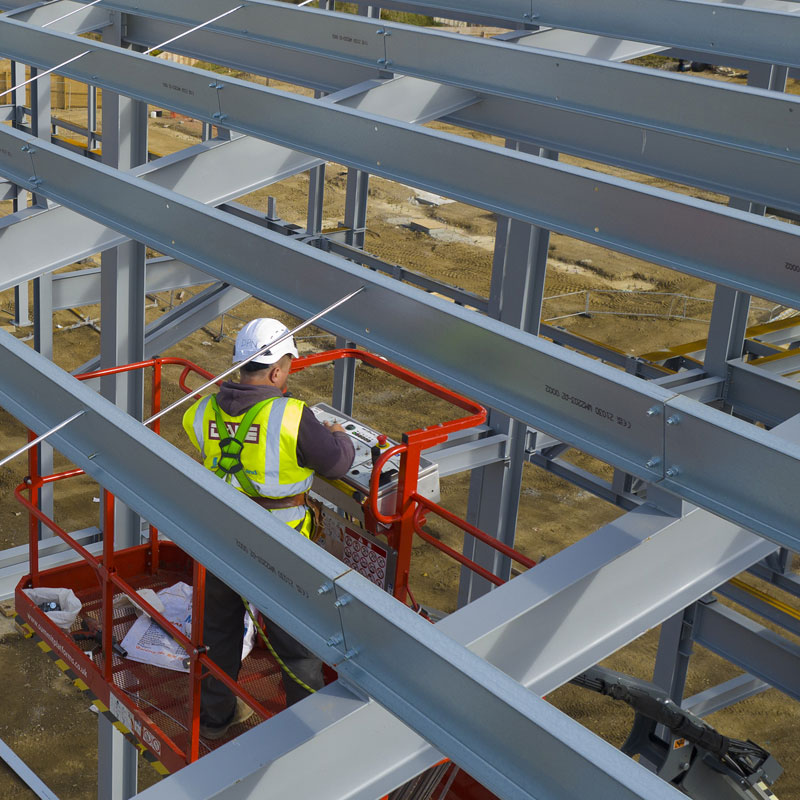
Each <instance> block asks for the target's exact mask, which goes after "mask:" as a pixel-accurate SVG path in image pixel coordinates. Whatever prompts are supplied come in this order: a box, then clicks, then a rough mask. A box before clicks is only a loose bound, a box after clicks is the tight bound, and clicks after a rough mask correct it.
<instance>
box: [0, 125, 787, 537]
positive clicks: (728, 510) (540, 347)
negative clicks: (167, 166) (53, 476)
mask: <svg viewBox="0 0 800 800" xmlns="http://www.w3.org/2000/svg"><path fill="white" fill-rule="evenodd" d="M28 141H32V140H30V137H27V136H24V135H21V134H18V133H16V132H14V131H6V130H0V171H3V172H5V173H6V174H8V175H10V176H12V177H13V178H14V180H18V181H20V182H22V183H23V184H24V183H25V182H26V180H27V177H26V175H27V172H28V171H29V161H28V159H27V154H26V153H23V152H22V151H21V149H20V144H21V143H22V142H28ZM36 148H37V152H36V154H35V157H36V158H37V159H38V161H37V164H38V167H39V170H40V174H42V175H45V176H47V180H46V183H42V184H40V185H39V187H38V189H39V191H42V192H44V191H46V192H47V193H48V195H49V196H50V197H51V198H53V199H55V200H57V201H59V202H68V203H69V204H70V205H71V206H72V207H73V208H75V209H76V210H79V211H80V212H81V213H84V214H86V215H87V216H91V217H93V218H94V219H96V220H98V221H102V222H103V223H104V224H108V225H113V226H115V227H116V228H117V229H118V230H120V231H121V232H122V233H125V234H127V235H130V236H136V237H137V238H138V239H140V240H141V241H143V242H144V243H146V244H148V245H150V246H151V247H154V248H155V249H157V250H159V251H160V252H162V253H165V254H166V255H171V256H173V257H175V258H179V259H181V260H184V261H186V262H188V263H191V264H193V265H194V266H196V267H198V268H199V269H201V270H202V271H204V272H207V273H209V274H210V275H213V276H214V277H217V278H219V279H220V280H223V281H226V282H229V283H232V284H233V285H235V286H237V287H238V288H240V289H243V290H245V291H248V292H250V293H251V294H253V295H255V296H257V297H259V298H260V299H262V300H265V301H266V302H269V303H272V304H274V305H277V306H278V307H281V308H284V309H285V310H287V311H289V312H290V313H294V314H296V315H297V316H299V317H301V318H305V317H307V316H308V315H309V311H316V310H318V309H319V308H324V307H325V306H326V305H328V304H329V302H330V300H331V298H330V296H329V293H330V288H329V286H330V276H331V268H334V269H335V270H336V272H337V273H338V279H339V280H338V284H337V290H338V291H341V290H348V289H349V290H354V289H356V288H358V286H360V285H362V284H366V285H367V286H368V287H369V292H368V293H367V295H366V296H365V297H364V298H362V299H360V301H359V302H358V303H357V304H355V305H354V306H352V307H351V308H349V309H347V310H346V311H345V312H343V314H342V315H339V314H337V315H336V317H335V318H334V319H331V320H330V321H329V323H328V325H327V326H326V327H328V328H329V330H331V332H333V333H335V334H337V335H341V336H346V337H347V338H348V339H349V340H352V341H359V342H363V343H365V344H369V346H370V347H372V348H373V349H375V350H377V351H378V352H381V353H382V354H384V355H386V356H387V357H389V358H393V359H395V360H398V361H400V363H403V364H404V365H405V366H407V367H409V368H411V369H413V370H415V371H418V372H421V373H423V374H427V375H429V376H431V377H432V378H434V379H436V380H440V381H442V382H444V383H446V384H448V385H449V386H451V387H452V388H454V389H456V390H460V391H462V392H463V393H465V394H468V395H471V396H473V397H475V398H476V399H477V400H479V401H483V402H485V403H487V404H488V405H490V406H493V407H496V408H497V409H498V410H500V411H502V412H503V413H507V414H508V415H509V416H512V417H514V418H516V419H520V420H522V421H524V422H527V423H528V424H530V425H532V426H533V427H535V428H537V429H542V430H545V431H546V432H548V433H550V434H551V435H553V436H555V437H557V438H558V439H559V440H561V441H565V442H568V443H570V444H572V445H574V446H576V447H578V448H579V449H581V450H583V451H584V452H587V453H590V454H592V455H595V456H596V457H598V458H600V459H602V460H604V461H607V462H608V463H611V464H613V465H614V466H617V467H619V468H621V469H624V470H625V471H627V472H630V473H632V474H636V475H639V476H642V477H645V478H647V479H648V480H650V481H659V480H663V479H664V478H665V475H666V472H665V470H666V469H667V468H668V464H669V463H672V464H677V465H678V466H682V465H681V461H683V455H682V453H683V451H682V450H681V448H683V449H684V450H685V451H688V452H691V450H692V448H694V447H696V443H697V441H699V440H700V439H701V438H702V436H706V435H707V436H708V438H709V439H710V440H713V441H714V442H715V443H719V446H720V448H721V450H720V452H717V450H716V449H715V448H707V449H706V450H704V452H703V458H708V459H712V460H714V459H715V456H716V460H714V470H713V471H711V472H708V471H704V470H692V473H691V481H687V480H686V477H685V473H683V472H680V471H679V474H677V475H675V476H667V482H666V484H665V485H666V486H668V488H670V490H672V491H675V492H676V493H679V494H682V495H683V496H685V497H688V498H691V499H693V500H694V501H695V502H697V503H698V504H699V505H702V506H703V507H706V508H709V509H711V510H713V511H715V512H716V513H720V514H722V515H723V516H725V517H726V518H728V519H731V520H733V521H735V522H738V523H740V524H743V525H746V526H748V527H752V528H753V529H754V530H758V531H759V532H761V533H762V534H763V535H765V536H767V537H769V538H772V539H773V540H774V541H776V542H777V543H779V544H785V545H787V546H789V547H793V548H794V549H797V547H798V541H797V531H796V524H795V520H796V519H797V518H798V516H800V497H799V496H798V495H797V492H795V491H794V490H793V488H792V487H793V486H794V483H795V481H794V480H793V476H794V475H795V474H796V470H797V461H798V459H800V447H798V446H797V445H793V444H790V443H787V442H784V441H783V440H782V439H781V438H780V437H777V436H774V435H773V434H770V433H767V432H765V431H760V430H758V429H756V428H755V426H749V425H746V424H745V423H739V425H737V426H736V427H733V426H734V425H735V424H736V423H737V421H736V420H731V418H730V416H728V415H725V414H722V413H721V412H718V411H715V410H713V409H707V408H706V407H705V406H702V405H701V404H699V403H697V402H695V401H691V400H687V399H685V398H681V397H675V396H674V395H673V394H672V393H671V392H669V391H666V390H664V389H661V388H659V387H657V386H653V385H651V384H646V383H643V382H642V381H640V380H638V379H636V378H633V377H631V376H628V375H625V374H623V373H621V372H620V371H619V370H615V369H613V368H611V367H606V366H605V365H602V364H598V363H597V362H595V361H591V360H588V359H586V358H585V357H583V356H580V355H577V354H574V353H570V352H565V351H564V349H563V348H560V347H558V346H557V345H554V344H552V343H549V342H546V341H542V340H541V339H539V338H538V337H536V336H533V335H530V334H525V333H522V332H520V331H516V330H514V329H512V328H510V327H509V326H506V325H502V324H500V323H498V322H495V321H493V320H490V319H487V318H485V317H483V316H482V315H479V314H478V313H477V312H470V311H468V310H461V309H459V308H457V307H454V306H453V305H452V304H451V303H447V302H446V301H443V300H439V299H438V298H435V297H430V296H428V295H427V294H425V293H423V292H420V291H418V290H415V289H413V288H411V287H407V286H398V284H397V283H396V282H395V281H393V280H392V279H390V278H385V277H383V276H381V275H378V274H375V273H371V272H367V271H365V270H364V269H363V268H360V267H355V266H353V265H351V264H349V263H347V262H345V261H343V260H341V259H339V258H336V257H334V256H331V255H329V254H325V253H320V252H319V251H317V250H316V249H312V248H310V247H308V246H306V245H302V244H298V243H296V242H294V241H291V240H287V238H286V237H283V236H280V235H277V234H273V233H271V232H270V231H265V230H264V229H262V228H259V227H258V226H254V225H252V224H250V223H248V222H246V221H243V220H239V219H235V218H231V217H230V215H226V214H223V213H222V212H219V211H216V210H214V209H208V208H206V207H205V206H203V205H202V204H199V203H197V202H195V201H191V200H188V199H187V198H184V197H181V196H179V195H176V194H174V193H172V192H168V191H166V190H162V189H158V188H156V187H153V186H152V185H149V184H147V183H146V182H145V181H142V180H140V179H137V178H135V177H131V176H127V175H124V174H120V173H118V172H116V171H114V170H111V169H109V168H107V167H105V166H103V165H97V164H94V165H92V164H87V163H86V160H85V159H81V158H79V157H78V156H73V155H71V154H68V153H63V152H57V148H53V147H52V146H51V145H46V144H43V143H39V144H37V145H36ZM264 264H275V265H280V268H279V269H272V270H269V271H265V269H264ZM337 296H338V295H337ZM385 308H392V309H393V312H394V313H393V314H392V315H387V314H385V313H384V309H385ZM408 320H413V321H414V324H413V325H409V324H408V322H407V321H408ZM475 363H481V364H484V365H486V366H485V368H484V369H483V370H482V372H481V379H480V380H476V378H475V375H474V365H475ZM510 364H513V365H515V369H513V370H510V369H509V368H508V365H510ZM668 403H669V405H670V407H674V408H675V410H676V411H679V410H680V409H681V408H684V407H685V408H686V409H687V414H688V415H690V416H691V417H693V418H694V419H696V420H697V421H698V424H699V428H696V429H695V430H693V431H690V430H689V426H687V425H684V426H683V427H681V426H671V427H669V426H667V423H666V416H665V413H664V412H668V411H669V408H668V407H667V405H668ZM651 408H654V410H655V412H662V413H653V414H651V415H648V413H647V412H648V410H650V409H651ZM667 429H668V434H669V435H668V437H667V438H668V442H669V446H670V448H672V449H671V451H670V459H671V458H674V456H675V453H677V454H678V456H680V458H679V460H677V461H671V462H670V459H668V458H667V453H666V451H665V439H664V437H665V431H667ZM698 432H702V433H701V435H700V437H698ZM737 447H741V448H742V450H741V451H739V452H738V453H736V448H737ZM673 451H674V452H673ZM743 453H744V454H746V455H747V460H748V461H751V462H752V463H757V462H758V460H759V459H761V460H763V461H764V463H772V462H775V463H779V464H780V465H781V466H782V471H781V472H780V473H779V474H778V475H776V476H772V478H771V480H770V482H769V492H767V493H766V495H765V488H767V487H765V486H764V485H762V484H763V483H764V482H765V481H766V480H767V479H766V476H765V474H764V473H761V474H760V475H756V476H749V479H748V480H747V482H746V484H745V486H744V488H742V487H741V486H740V484H739V483H738V482H737V480H738V478H737V474H736V473H737V469H738V467H737V466H736V464H737V463H738V459H739V458H740V456H741V455H742V454H743ZM734 455H736V458H734ZM686 469H687V470H688V467H687V468H686ZM729 476H730V480H729ZM784 485H785V491H783V494H782V495H781V496H782V502H781V503H780V504H778V505H777V507H775V506H772V505H770V504H769V503H768V502H766V501H765V500H764V497H765V496H768V495H769V494H770V493H774V492H776V491H782V489H783V488H784Z"/></svg>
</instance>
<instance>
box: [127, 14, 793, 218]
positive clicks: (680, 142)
mask: <svg viewBox="0 0 800 800" xmlns="http://www.w3.org/2000/svg"><path fill="white" fill-rule="evenodd" d="M146 2H147V7H146V8H142V6H141V5H137V6H136V7H134V6H133V5H132V4H128V3H122V4H118V7H120V8H122V9H125V10H126V11H128V12H129V13H132V14H140V13H145V14H148V15H153V16H155V17H157V18H159V19H176V18H177V19H181V20H183V21H185V23H187V24H188V23H196V22H200V21H203V20H205V19H208V18H209V17H210V16H212V15H213V14H214V13H218V12H219V11H221V10H224V9H226V8H227V6H225V5H224V2H223V0H204V2H203V3H202V5H201V4H196V3H189V2H187V0H180V5H179V4H178V3H177V2H176V3H174V4H170V9H169V13H168V14H167V15H165V14H164V11H163V9H162V7H161V6H159V5H158V3H157V2H155V0H146ZM237 13H238V12H237ZM234 17H235V15H232V18H231V21H230V23H229V24H228V25H227V26H226V27H224V28H222V29H221V30H222V31H225V30H228V32H229V34H228V35H226V34H225V33H223V32H214V33H211V32H207V33H206V32H201V33H203V35H204V38H203V40H202V41H201V42H197V41H195V40H194V39H193V38H188V37H187V39H186V40H181V41H180V42H178V45H180V49H181V52H184V53H185V54H203V58H209V57H212V58H214V57H215V58H217V59H221V60H222V61H223V62H226V63H234V64H236V65H237V66H240V67H245V66H247V67H249V68H251V69H252V70H253V71H255V72H257V73H258V72H267V73H276V76H281V77H284V78H287V79H291V80H293V81H294V82H300V83H304V84H307V85H313V86H314V88H318V89H320V88H321V89H325V90H327V91H331V90H335V89H337V88H341V87H342V86H343V85H345V84H346V83H347V82H354V80H357V79H356V78H354V76H353V74H352V72H347V73H345V74H342V75H341V76H338V75H337V72H339V71H342V70H343V69H345V68H346V66H347V65H348V64H349V65H360V66H362V67H363V69H364V70H365V71H366V72H365V73H362V74H361V77H360V78H359V79H361V80H363V79H364V78H365V77H368V76H369V74H370V73H369V70H372V69H375V68H376V66H380V64H379V62H380V60H381V59H384V58H389V59H390V60H391V62H392V69H393V70H394V71H395V72H401V73H403V74H405V75H416V76H418V77H422V78H426V79H428V80H435V81H438V82H442V83H450V84H453V85H455V86H461V87H463V88H465V89H470V90H472V91H475V92H479V93H481V95H482V96H483V100H484V102H489V103H490V104H491V109H490V110H489V109H481V108H476V109H469V110H467V111H466V112H464V113H463V114H459V115H456V116H457V118H460V119H462V120H463V122H464V123H466V122H467V121H468V120H474V122H473V124H477V125H480V126H481V129H483V130H488V129H492V128H493V130H491V131H490V132H493V133H496V134H498V135H502V136H505V137H506V138H510V139H520V140H524V141H530V142H534V143H538V144H540V145H544V146H547V147H549V148H551V149H554V150H562V151H566V152H571V153H573V154H576V155H586V157H589V158H598V155H599V154H601V153H603V152H604V151H608V152H609V155H610V156H611V157H614V158H615V159H616V160H615V163H619V165H620V166H628V167H629V168H631V169H638V170H639V171H644V172H648V171H650V170H649V169H648V164H651V163H652V164H653V166H654V169H655V171H656V172H657V173H658V174H663V175H665V176H666V175H667V174H668V173H671V175H672V178H673V179H676V180H680V181H681V182H686V181H687V176H689V175H691V174H692V172H693V171H694V170H696V171H697V180H698V181H701V182H703V183H704V184H705V185H706V186H707V187H708V188H711V189H712V190H714V191H720V187H722V186H727V185H730V186H740V187H741V188H742V191H739V192H736V191H730V192H727V193H728V194H733V195H737V196H742V197H748V198H752V199H757V196H760V195H761V194H764V195H765V196H769V195H770V194H771V193H773V192H777V193H778V194H779V195H781V196H782V197H784V198H786V200H788V202H790V203H792V204H795V203H796V193H793V192H792V188H791V187H792V184H791V181H790V179H789V176H788V175H784V176H782V175H781V172H780V168H779V166H778V165H779V164H784V163H785V164H788V163H789V162H792V161H795V162H796V155H795V153H794V148H793V147H792V146H791V144H790V143H791V142H792V141H793V140H794V137H795V136H796V130H797V126H796V123H795V122H794V121H793V118H791V117H789V114H790V113H792V112H787V111H786V108H784V109H782V110H781V111H778V108H777V107H775V108H774V111H775V112H776V113H774V114H770V115H769V116H770V118H769V122H767V120H766V119H764V120H763V123H764V124H763V125H762V124H761V123H762V119H761V118H760V117H758V116H757V115H758V114H759V113H761V111H756V110H755V108H754V109H753V111H752V112H749V111H747V110H746V109H747V107H749V106H750V105H752V104H762V105H763V104H767V105H768V104H769V103H770V102H772V103H773V104H774V103H775V102H776V101H778V102H786V100H787V98H779V97H778V96H777V95H775V94H765V93H759V92H755V93H754V92H752V91H749V92H748V91H742V90H739V89H732V88H731V87H730V86H729V85H722V84H720V83H719V82H717V81H709V80H703V79H697V78H692V79H688V78H685V77H683V76H680V75H675V74H670V73H664V72H659V71H653V70H649V69H646V68H640V67H633V66H630V65H618V64H612V63H609V62H608V61H607V60H605V59H603V58H600V57H593V58H588V59H587V58H583V57H580V56H573V55H571V54H568V53H553V52H552V51H549V50H544V49H538V48H536V47H535V42H536V41H537V39H536V35H531V36H528V37H526V38H524V39H521V40H520V42H519V43H505V42H497V41H493V40H483V39H476V38H474V37H469V36H459V35H453V34H448V33H444V32H439V31H436V29H425V28H414V27H410V26H404V25H393V24H392V23H381V25H380V26H376V24H375V23H371V22H368V21H366V20H363V19H359V18H358V17H354V16H352V15H340V14H331V13H321V12H317V11H313V10H306V9H302V10H300V11H299V12H298V10H296V9H291V8H287V7H286V5H285V4H283V3H272V4H271V3H269V2H263V3H260V4H259V5H258V6H257V7H254V8H253V9H252V11H251V13H249V15H248V19H247V22H246V24H244V22H243V23H242V25H241V26H238V25H234V22H233V18H234ZM225 22H227V20H224V21H223V23H225ZM797 22H798V23H800V19H798V20H797ZM172 27H174V26H170V28H168V29H163V30H162V29H156V30H154V29H153V28H157V26H156V24H155V23H154V21H153V20H145V19H143V18H141V17H135V16H134V17H133V18H132V21H131V24H130V25H129V37H130V38H131V40H133V41H137V42H139V43H142V44H146V43H151V44H152V43H157V42H158V41H162V39H160V38H159V37H160V36H163V35H164V34H165V33H167V32H168V30H171V29H172ZM242 28H244V29H245V30H242ZM176 30H178V28H177V27H176ZM381 30H386V31H387V33H390V34H391V36H390V37H385V36H381V35H378V33H377V32H378V31H381ZM137 31H138V33H137ZM146 31H149V32H146ZM242 37H244V39H245V41H246V42H248V43H249V44H250V46H251V47H252V46H254V45H256V46H257V45H259V44H261V45H262V46H261V47H260V48H258V47H256V48H254V49H255V50H258V51H259V52H260V56H259V57H256V56H255V55H253V56H252V57H248V56H247V54H246V53H243V52H242ZM382 40H383V41H382ZM353 42H356V43H357V44H359V46H358V47H354V45H353ZM265 43H266V44H269V45H279V47H278V48H277V49H276V48H275V47H270V48H264V47H263V44H265ZM384 45H385V47H386V50H387V52H386V53H384V52H383V49H384ZM532 45H533V46H532ZM296 53H302V55H303V61H302V62H301V63H299V64H297V63H294V62H293V61H292V58H291V57H292V55H294V54H296ZM231 59H233V60H232V61H231ZM243 59H247V60H248V63H247V64H244V63H243ZM332 59H336V60H335V61H333V60H332ZM250 61H252V63H249V62H250ZM293 70H294V71H293ZM530 74H536V76H537V80H536V81H534V82H532V81H530V80H528V79H527V77H526V76H528V75H530ZM320 80H323V81H325V83H324V84H321V85H320V84H319V81H320ZM656 98H657V100H656ZM789 103H790V104H791V105H793V106H796V102H795V101H792V100H791V99H789ZM710 106H713V107H714V109H715V114H713V115H710V114H708V113H707V110H708V108H709V107H710ZM762 111H763V110H762ZM795 111H796V109H795ZM576 115H578V118H579V119H580V122H579V123H577V122H576ZM745 120H746V122H745ZM462 124H463V123H462ZM584 127H586V128H587V129H586V130H583V128H584ZM504 128H505V130H504ZM781 128H784V129H785V133H784V134H781ZM790 130H794V131H795V133H794V134H791V133H790V132H789V131H790ZM556 131H557V134H556V133H555V132H556ZM645 132H646V133H645ZM612 133H613V134H614V135H613V136H610V135H609V134H612ZM554 134H555V135H554ZM558 137H563V141H560V140H559V138H558ZM728 147H733V148H735V151H736V152H735V153H731V152H729V151H728V149H727V148H728ZM676 150H677V151H678V152H677V153H676ZM759 152H760V153H761V156H768V157H767V158H763V157H760V156H758V155H757V154H758V153H759ZM754 156H756V158H755V159H754V158H753V157H754ZM731 159H735V160H736V165H737V166H736V170H734V171H736V172H738V173H739V175H738V176H736V177H733V176H731V175H730V172H731V170H730V169H729V167H730V161H731ZM785 159H788V161H786V160H785ZM600 160H602V159H600ZM756 161H757V162H758V164H759V165H760V167H761V169H760V170H759V169H758V168H756ZM764 170H765V171H766V172H764ZM767 178H770V179H772V182H771V184H770V183H768V182H767ZM689 182H691V180H689ZM750 182H752V183H753V187H752V189H750V188H749V183H750ZM795 185H796V184H795ZM779 187H781V188H779ZM753 192H756V193H757V195H754V194H753ZM771 204H772V205H776V206H777V207H782V206H781V205H780V204H779V203H771Z"/></svg>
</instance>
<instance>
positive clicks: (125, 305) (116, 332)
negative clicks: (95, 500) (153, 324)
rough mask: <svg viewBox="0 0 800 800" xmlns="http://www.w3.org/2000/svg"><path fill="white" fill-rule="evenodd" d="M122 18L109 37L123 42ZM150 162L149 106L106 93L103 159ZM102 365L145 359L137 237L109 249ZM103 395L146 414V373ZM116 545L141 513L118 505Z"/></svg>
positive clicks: (124, 543) (122, 164)
mask: <svg viewBox="0 0 800 800" xmlns="http://www.w3.org/2000/svg"><path fill="white" fill-rule="evenodd" d="M122 25H123V22H122V19H121V15H120V14H119V13H115V14H114V16H113V25H112V26H111V27H110V28H106V29H105V30H104V31H103V39H104V40H105V41H107V42H112V43H114V44H120V43H121V41H122V39H121V35H122ZM146 161H147V105H146V104H144V103H142V102H140V101H138V100H133V99H131V98H128V97H123V96H121V95H119V94H117V93H115V92H108V91H106V92H104V93H103V163H104V164H107V165H109V166H112V167H116V168H117V169H121V170H130V169H132V168H134V167H138V166H139V165H140V164H143V163H145V162H146ZM100 275H101V277H100V285H101V288H100V291H101V304H100V308H101V312H100V314H101V330H102V333H101V334H100V364H101V367H114V366H118V365H120V364H133V363H136V362H138V361H142V360H143V359H144V329H145V320H144V301H145V247H144V245H143V244H141V243H139V242H137V241H135V240H131V241H128V242H125V243H124V244H120V245H118V246H117V247H114V248H112V249H109V250H104V251H103V253H102V256H101V266H100ZM100 385H101V392H102V394H103V396H104V397H105V398H106V399H108V400H111V402H113V403H116V404H117V405H118V406H119V407H120V408H122V409H124V410H125V411H126V412H127V413H128V414H130V415H131V416H132V417H133V418H134V419H142V399H143V391H144V376H143V374H142V372H141V371H136V372H132V373H121V374H119V375H109V376H105V377H103V378H101V381H100ZM114 531H115V539H116V545H117V546H118V547H130V546H132V545H135V544H139V536H140V531H141V523H140V521H139V517H138V516H137V515H136V514H135V513H133V512H132V511H130V510H128V509H126V508H125V507H124V506H123V505H122V504H121V503H117V504H116V518H115V523H114Z"/></svg>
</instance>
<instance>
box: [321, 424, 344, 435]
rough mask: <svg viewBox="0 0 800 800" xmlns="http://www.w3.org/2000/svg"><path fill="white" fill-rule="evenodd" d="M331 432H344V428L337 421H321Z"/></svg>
mask: <svg viewBox="0 0 800 800" xmlns="http://www.w3.org/2000/svg"><path fill="white" fill-rule="evenodd" d="M322 424H323V425H324V426H325V427H326V428H327V429H328V430H329V431H330V432H331V433H345V429H344V428H343V427H342V426H341V425H340V424H339V423H338V422H334V423H331V422H323V423H322Z"/></svg>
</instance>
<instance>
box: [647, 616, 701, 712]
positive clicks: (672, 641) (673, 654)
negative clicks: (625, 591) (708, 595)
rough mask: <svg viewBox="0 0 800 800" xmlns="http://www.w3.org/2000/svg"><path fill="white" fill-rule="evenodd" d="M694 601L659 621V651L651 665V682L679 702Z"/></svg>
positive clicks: (689, 654) (690, 638) (688, 648)
mask: <svg viewBox="0 0 800 800" xmlns="http://www.w3.org/2000/svg"><path fill="white" fill-rule="evenodd" d="M694 617H695V604H694V603H693V604H692V605H691V606H689V607H688V608H686V609H684V610H683V611H680V612H679V613H677V614H675V615H674V616H672V617H670V618H669V619H668V620H666V621H665V622H663V623H662V624H661V634H660V636H659V639H658V652H657V654H656V663H655V667H654V668H653V683H654V684H655V685H656V686H658V687H660V688H661V689H663V690H664V691H665V692H666V693H667V694H668V695H669V696H670V698H671V699H672V700H673V701H674V702H675V703H677V704H678V705H680V704H681V702H682V701H683V690H684V687H685V686H686V676H687V674H688V672H689V659H690V658H691V656H692V649H693V644H692V642H693V637H692V629H693V627H694Z"/></svg>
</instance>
